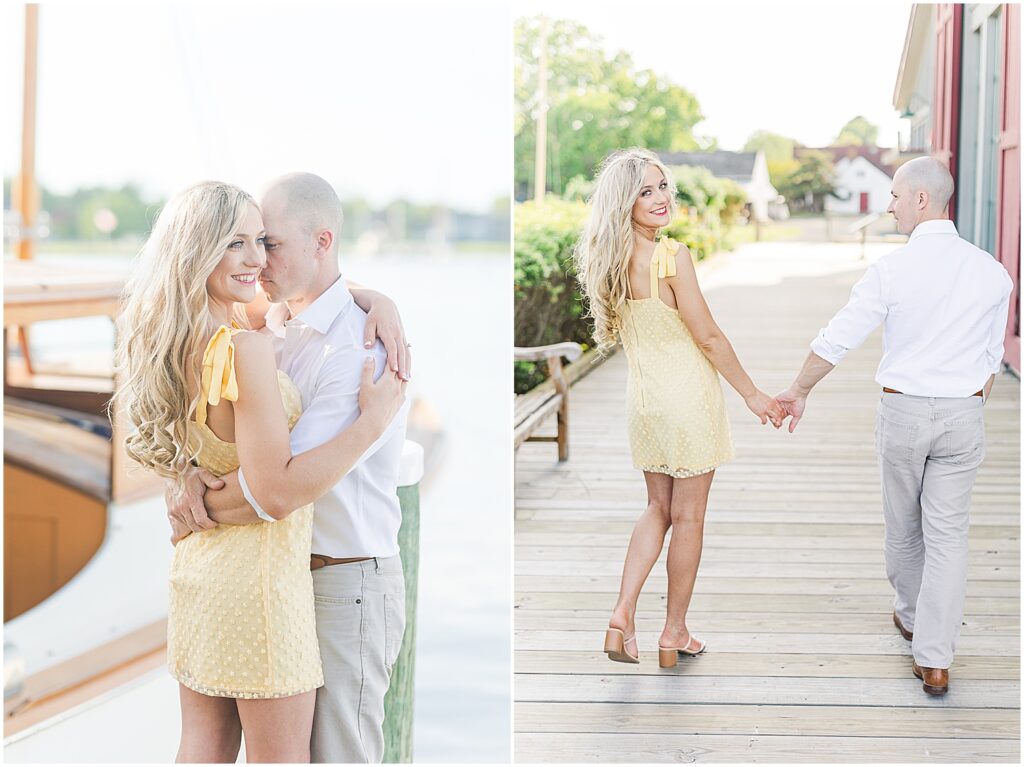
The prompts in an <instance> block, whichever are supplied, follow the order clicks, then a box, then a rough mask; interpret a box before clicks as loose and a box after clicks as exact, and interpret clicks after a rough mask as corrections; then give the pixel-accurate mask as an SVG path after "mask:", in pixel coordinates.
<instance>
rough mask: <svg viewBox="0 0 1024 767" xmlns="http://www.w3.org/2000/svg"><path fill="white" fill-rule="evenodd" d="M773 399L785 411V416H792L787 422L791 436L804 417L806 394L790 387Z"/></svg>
mask: <svg viewBox="0 0 1024 767" xmlns="http://www.w3.org/2000/svg"><path fill="white" fill-rule="evenodd" d="M775 399H776V400H777V401H778V403H779V404H780V405H781V406H782V407H783V409H785V411H786V415H789V416H792V418H791V419H790V421H789V433H790V434H792V433H793V431H794V430H795V429H796V425H797V424H798V423H800V419H801V418H802V417H803V415H804V407H806V405H807V394H806V392H801V391H798V390H796V389H795V388H793V387H792V386H790V387H789V388H788V389H786V391H784V392H782V394H779V395H778V396H777V397H776V398H775Z"/></svg>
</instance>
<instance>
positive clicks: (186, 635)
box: [167, 327, 358, 698]
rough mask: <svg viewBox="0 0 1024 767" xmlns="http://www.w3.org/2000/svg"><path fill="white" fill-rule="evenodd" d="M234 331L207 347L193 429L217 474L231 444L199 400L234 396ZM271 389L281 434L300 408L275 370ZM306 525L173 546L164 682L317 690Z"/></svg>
mask: <svg viewBox="0 0 1024 767" xmlns="http://www.w3.org/2000/svg"><path fill="white" fill-rule="evenodd" d="M235 332H237V331H235V330H232V329H229V328H226V327H222V328H221V329H220V330H218V331H217V333H216V334H215V335H214V337H213V338H212V339H211V341H210V344H209V346H207V349H206V354H205V355H204V357H203V377H202V393H201V396H200V404H199V406H198V407H197V413H196V422H195V423H194V424H193V426H194V433H193V434H192V438H194V439H201V440H202V448H201V450H200V453H199V460H198V462H199V465H200V466H202V467H203V468H205V469H208V470H210V471H211V472H213V473H214V474H217V475H221V474H226V473H228V472H230V471H233V470H235V469H237V468H238V452H237V450H236V448H235V445H234V443H231V442H223V441H221V440H220V439H218V438H217V436H216V435H215V434H214V433H213V432H212V431H211V430H210V429H209V427H208V426H207V425H206V406H207V402H209V404H211V405H216V404H217V403H218V402H219V401H220V398H221V397H222V396H223V397H224V398H225V399H228V400H235V399H237V394H238V390H237V384H236V382H235V376H234V344H233V342H232V340H231V339H232V336H233V335H234V334H235ZM278 382H279V385H280V389H281V397H282V399H283V400H284V405H285V412H286V413H287V414H288V427H289V428H291V427H292V426H294V425H295V422H296V421H297V420H298V419H299V415H300V413H301V411H302V401H301V398H300V396H299V392H298V390H297V389H296V388H295V385H294V384H293V383H292V382H291V380H290V379H289V378H288V376H287V375H285V374H284V373H282V372H280V371H278ZM312 524H313V506H312V505H309V506H304V507H303V508H301V509H298V510H296V511H294V512H292V513H291V514H290V515H289V516H288V517H286V518H285V519H283V520H280V521H279V522H274V523H269V522H257V523H254V524H250V525H219V526H218V527H215V528H213V529H212V530H207V531H204V532H201V533H192V535H189V536H188V537H187V538H184V539H183V540H182V541H180V542H179V543H178V545H177V546H176V547H175V551H174V560H173V563H172V565H171V577H170V604H169V611H168V617H167V659H168V667H169V669H170V672H171V675H172V676H174V678H176V679H177V680H178V681H179V682H181V683H182V684H183V685H185V686H186V687H188V688H190V689H192V690H195V691H196V692H199V693H202V694H204V695H214V696H219V697H227V698H281V697H285V696H289V695H296V694H298V693H301V692H307V691H309V690H314V689H316V688H317V687H320V686H321V685H323V673H322V671H321V667H320V649H319V646H318V644H317V638H316V622H315V617H314V609H313V580H312V577H311V575H310V572H309V553H310V545H311V537H312ZM357 649H358V648H357Z"/></svg>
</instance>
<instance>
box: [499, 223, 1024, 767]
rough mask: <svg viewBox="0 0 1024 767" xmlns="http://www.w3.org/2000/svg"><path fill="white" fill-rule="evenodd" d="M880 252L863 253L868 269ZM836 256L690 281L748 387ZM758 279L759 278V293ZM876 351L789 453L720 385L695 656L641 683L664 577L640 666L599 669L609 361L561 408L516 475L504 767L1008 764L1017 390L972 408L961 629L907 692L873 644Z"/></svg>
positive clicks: (786, 440) (804, 339) (886, 601)
mask: <svg viewBox="0 0 1024 767" xmlns="http://www.w3.org/2000/svg"><path fill="white" fill-rule="evenodd" d="M892 247H893V246H892V245H888V246H886V245H881V246H874V247H872V246H869V258H871V257H877V255H878V254H879V253H882V252H886V251H888V250H890V249H891V248H892ZM859 253H860V250H859V247H858V246H853V245H815V246H813V247H811V246H807V245H801V244H792V243H788V244H761V245H752V246H748V247H746V248H743V249H741V250H739V251H737V252H736V253H734V254H729V255H726V256H723V257H719V258H716V259H715V260H714V261H713V262H712V263H711V264H709V268H708V269H706V270H705V271H704V272H703V273H702V276H701V281H702V284H703V285H704V286H705V290H706V291H707V298H708V301H709V304H710V305H711V308H712V311H713V312H714V314H715V317H716V318H717V319H718V321H719V324H720V325H721V326H722V327H723V329H724V330H725V331H726V333H727V334H728V336H729V338H730V339H731V340H732V342H733V344H734V346H735V347H736V349H737V352H738V353H739V356H740V359H741V360H742V361H743V363H744V365H745V366H746V367H747V370H748V371H749V372H750V373H751V375H752V376H753V378H754V380H755V382H756V383H757V384H758V385H759V386H760V387H761V388H762V389H764V390H766V391H768V392H769V393H775V392H778V391H781V390H782V389H783V388H785V387H786V386H787V385H788V384H789V382H790V381H791V380H792V377H793V376H794V374H795V372H796V370H797V369H798V367H799V365H800V364H801V362H802V361H803V358H804V356H805V355H806V352H807V343H808V341H809V340H810V339H811V338H812V337H813V335H814V334H815V333H816V332H817V330H818V329H819V328H820V327H821V326H823V325H824V324H825V322H827V320H828V319H829V317H830V316H831V315H832V313H833V312H834V311H835V310H837V309H838V308H839V307H840V306H842V305H843V303H845V301H846V299H847V296H848V294H849V289H850V287H851V286H852V284H853V283H854V282H855V281H856V279H857V278H858V277H859V275H860V274H861V273H862V272H863V270H864V268H865V264H864V263H863V262H858V260H857V257H858V256H859ZM780 275H783V276H782V278H781V279H780ZM880 354H881V333H880V331H879V332H878V333H876V334H874V335H873V336H872V337H871V338H870V339H869V341H868V342H867V343H866V344H865V346H864V347H863V348H862V349H860V350H858V351H857V352H854V353H853V354H851V355H850V356H849V357H848V358H847V359H846V360H845V361H844V362H843V363H842V365H841V366H840V367H839V368H838V369H837V370H836V371H834V372H833V373H832V374H831V375H829V376H828V377H827V378H826V379H825V380H824V381H823V382H822V383H821V384H819V385H818V387H817V388H816V389H815V391H814V393H813V394H812V396H811V399H810V401H809V406H808V412H807V414H806V415H805V417H804V420H803V421H802V422H801V424H800V427H799V428H798V429H797V432H796V433H795V434H792V435H791V434H788V433H786V432H784V431H780V432H776V431H775V430H773V429H771V427H762V426H761V425H760V423H759V422H758V421H756V420H755V419H754V418H753V416H751V415H750V414H749V412H748V411H747V410H746V409H745V408H744V406H743V403H742V401H741V400H740V399H739V397H738V396H736V394H735V392H733V391H732V390H731V389H730V388H729V387H728V386H727V385H725V389H726V399H727V404H728V409H729V417H730V422H731V424H732V430H733V439H734V442H735V445H736V449H737V453H738V455H737V458H736V460H735V461H733V462H732V463H730V464H728V465H726V466H724V467H723V468H721V469H720V470H719V472H718V475H717V476H716V478H715V483H714V485H713V487H712V491H711V499H710V504H709V510H708V515H707V523H706V531H705V547H704V557H703V562H702V564H701V568H700V572H699V575H698V578H697V584H696V590H695V594H694V598H693V602H692V605H691V612H690V616H689V623H690V625H691V626H692V628H693V629H694V631H695V632H696V633H698V635H699V636H701V637H702V638H704V639H706V640H707V641H708V647H709V649H708V651H707V653H706V654H705V655H703V656H700V657H697V658H681V659H680V660H681V662H680V663H679V665H678V666H677V667H676V668H674V669H668V670H661V669H659V668H658V663H657V652H656V644H657V638H658V634H659V632H660V630H661V625H662V620H663V618H664V605H665V588H666V578H665V572H664V559H662V561H661V562H660V563H659V564H658V565H656V566H655V569H654V571H653V572H652V575H651V578H650V579H649V581H648V584H647V587H646V589H645V591H644V593H643V595H642V597H641V600H640V604H639V610H638V614H637V623H638V632H639V633H638V639H639V643H640V652H641V663H640V664H639V665H635V666H634V665H627V664H619V663H611V662H609V661H608V660H607V659H606V658H605V656H604V654H603V653H602V652H601V648H602V642H603V635H604V628H605V626H606V625H607V619H608V615H609V612H610V610H611V608H612V605H613V603H614V601H615V595H616V593H617V591H618V580H619V573H620V568H621V564H622V559H623V556H624V555H625V550H626V545H627V542H628V538H629V534H630V531H631V529H632V525H633V521H634V520H635V519H636V517H637V516H638V514H639V513H640V511H641V510H642V508H643V506H644V504H645V498H646V496H645V493H644V483H643V479H642V477H641V475H640V474H639V473H638V472H636V471H635V470H633V469H632V464H631V461H630V455H629V447H628V441H627V436H626V430H625V419H624V414H623V407H624V388H625V379H626V368H625V359H624V357H623V355H621V354H618V355H616V356H614V357H612V358H611V359H610V360H608V361H607V362H606V363H604V364H603V365H601V366H600V367H599V368H597V369H596V370H595V371H593V372H592V373H591V374H590V375H589V376H587V377H586V378H584V379H583V380H582V381H580V382H579V383H578V384H577V385H576V386H575V387H574V388H573V390H572V403H571V410H572V412H571V428H572V431H571V450H572V454H571V458H570V460H569V461H568V462H566V463H564V464H562V465H558V463H557V461H556V460H555V451H554V447H553V446H552V445H550V444H544V443H528V444H526V445H524V446H523V447H522V448H521V449H520V450H519V453H518V455H517V460H516V523H515V542H516V592H517V593H516V610H515V628H516V639H515V672H516V677H515V698H516V706H515V733H516V734H515V758H516V760H517V761H519V762H544V761H562V762H656V761H659V762H660V761H672V762H694V761H706V762H752V761H775V762H911V761H919V762H938V761H959V762H964V761H985V762H995V761H1013V762H1019V761H1020V745H1019V734H1020V709H1019V707H1020V683H1019V680H1020V599H1019V596H1020V589H1019V582H1020V568H1019V562H1020V543H1019V531H1020V527H1019V509H1020V481H1019V480H1020V447H1019V446H1020V434H1019V423H1020V422H1019V407H1020V387H1019V383H1018V382H1017V380H1016V379H1015V378H1013V377H1012V376H1010V375H1002V376H1000V377H999V379H998V380H997V382H996V387H995V390H994V392H993V397H992V399H991V400H990V401H989V403H988V404H987V405H986V408H985V419H986V428H987V433H988V457H987V459H986V461H985V464H984V465H983V467H982V469H981V471H980V473H979V475H978V481H977V484H976V486H975V492H974V502H973V507H972V514H971V520H972V525H971V540H970V546H971V559H970V575H969V585H968V591H967V610H966V616H965V619H964V627H963V632H962V636H961V640H960V644H959V647H958V654H957V658H956V662H955V664H954V666H953V667H952V672H951V673H952V681H951V685H950V692H949V694H948V695H947V696H945V697H943V698H932V697H930V696H927V695H925V694H924V693H923V692H922V690H921V683H920V682H919V681H917V680H916V679H914V678H913V677H912V676H911V674H910V648H909V645H908V643H907V642H905V641H904V640H903V639H902V638H901V637H900V636H899V635H898V634H897V633H896V630H895V628H894V627H893V625H892V621H891V618H890V615H891V590H890V587H889V584H888V582H887V581H886V579H885V570H884V565H883V558H882V523H881V506H880V503H881V500H880V492H879V487H878V471H877V466H876V458H875V451H874V438H873V430H874V410H875V406H876V403H877V400H878V396H879V392H878V387H877V386H876V384H875V383H874V380H873V377H874V370H875V368H876V366H877V364H878V359H879V357H880Z"/></svg>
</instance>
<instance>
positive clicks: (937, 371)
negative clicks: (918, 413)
mask: <svg viewBox="0 0 1024 767" xmlns="http://www.w3.org/2000/svg"><path fill="white" fill-rule="evenodd" d="M1012 288H1013V282H1012V280H1011V279H1010V275H1009V274H1007V273H1006V269H1005V268H1004V267H1003V265H1002V264H1001V263H999V262H998V261H996V260H995V259H994V258H993V257H992V256H991V255H989V254H988V253H986V252H985V251H984V250H981V249H980V248H977V247H975V246H974V245H972V244H971V243H969V242H967V240H963V239H961V238H960V236H959V235H958V234H957V231H956V227H955V226H954V225H953V222H952V221H945V220H941V221H938V220H935V221H924V222H922V223H920V224H918V225H917V227H916V228H915V229H914V231H913V233H912V234H911V235H910V240H909V241H908V242H907V244H906V245H904V246H903V247H902V248H898V249H897V250H894V251H893V252H892V253H888V254H886V255H884V256H882V257H881V258H880V259H878V261H876V262H875V263H874V264H872V265H871V266H870V267H869V268H868V270H867V272H866V273H865V275H864V277H862V278H861V280H860V282H858V283H857V284H856V285H854V287H853V291H852V293H851V294H850V301H849V303H847V304H846V306H844V307H843V308H842V309H841V310H840V311H839V313H838V314H836V316H835V317H833V318H832V321H831V322H829V323H828V327H826V328H824V329H823V330H822V331H821V333H820V334H819V335H818V337H817V338H816V339H814V341H813V342H811V351H813V352H814V353H815V354H817V355H818V356H819V357H821V358H823V359H825V360H828V361H829V362H831V363H832V364H833V365H836V364H838V363H839V361H840V360H842V359H843V357H845V356H846V353H847V352H848V351H849V350H850V349H856V348H857V347H858V346H860V345H861V344H862V343H863V342H864V339H865V338H867V337H868V335H870V334H871V332H872V331H873V330H874V329H875V328H876V327H878V324H879V323H881V322H884V323H885V329H884V353H883V354H882V361H881V363H880V364H879V366H878V373H877V374H876V376H875V380H876V381H877V382H878V383H879V384H880V385H882V386H885V387H889V388H890V389H896V390H897V391H900V392H903V393H904V394H910V395H913V396H917V397H969V396H971V395H972V394H974V393H975V392H977V391H980V390H981V389H982V387H983V386H984V385H985V383H986V381H988V377H989V376H990V375H992V374H993V373H998V372H999V370H1000V366H1001V364H1002V360H1003V339H1004V338H1005V336H1006V318H1007V313H1008V312H1009V308H1010V291H1011V290H1012Z"/></svg>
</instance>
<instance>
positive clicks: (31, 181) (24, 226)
mask: <svg viewBox="0 0 1024 767" xmlns="http://www.w3.org/2000/svg"><path fill="white" fill-rule="evenodd" d="M38 41H39V5H38V4H37V3H28V4H26V5H25V92H24V101H23V102H22V111H21V115H22V117H21V120H22V122H21V172H20V173H19V174H18V179H17V182H16V183H15V185H14V189H13V190H12V191H13V197H14V199H13V201H12V202H14V204H15V207H16V208H17V210H18V212H19V213H20V214H21V227H20V229H19V232H18V244H17V254H18V258H19V259H22V260H26V261H27V260H30V259H31V258H32V256H33V255H34V251H35V236H36V216H37V214H38V212H39V194H38V191H37V189H36V63H37V53H38Z"/></svg>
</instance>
